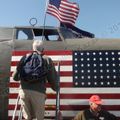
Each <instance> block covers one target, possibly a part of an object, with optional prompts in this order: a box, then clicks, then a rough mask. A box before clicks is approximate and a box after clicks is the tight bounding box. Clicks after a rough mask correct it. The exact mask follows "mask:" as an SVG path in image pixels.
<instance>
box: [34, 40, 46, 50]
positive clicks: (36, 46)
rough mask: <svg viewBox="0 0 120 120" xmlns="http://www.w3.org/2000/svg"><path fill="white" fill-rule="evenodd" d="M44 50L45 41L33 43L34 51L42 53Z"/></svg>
mask: <svg viewBox="0 0 120 120" xmlns="http://www.w3.org/2000/svg"><path fill="white" fill-rule="evenodd" d="M43 50H44V47H43V41H42V40H35V41H34V42H33V51H39V52H42V51H43Z"/></svg>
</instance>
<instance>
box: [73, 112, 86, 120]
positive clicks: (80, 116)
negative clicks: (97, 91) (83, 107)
mask: <svg viewBox="0 0 120 120" xmlns="http://www.w3.org/2000/svg"><path fill="white" fill-rule="evenodd" d="M73 120H86V119H85V116H84V111H80V112H79V113H78V114H77V115H76V116H75V117H74V119H73Z"/></svg>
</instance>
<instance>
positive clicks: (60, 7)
mask: <svg viewBox="0 0 120 120" xmlns="http://www.w3.org/2000/svg"><path fill="white" fill-rule="evenodd" d="M47 13H49V14H51V15H53V16H55V17H57V18H58V20H59V21H60V22H62V23H68V24H71V25H74V24H75V21H76V19H77V17H78V14H79V6H78V5H77V4H76V3H72V2H69V1H68V0H49V4H48V8H47Z"/></svg>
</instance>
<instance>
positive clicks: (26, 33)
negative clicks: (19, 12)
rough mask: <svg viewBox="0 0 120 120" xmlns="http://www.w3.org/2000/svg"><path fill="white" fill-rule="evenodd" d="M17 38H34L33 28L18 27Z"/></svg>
mask: <svg viewBox="0 0 120 120" xmlns="http://www.w3.org/2000/svg"><path fill="white" fill-rule="evenodd" d="M16 39H18V40H23V39H24V40H33V34H32V30H31V29H18V30H17V33H16Z"/></svg>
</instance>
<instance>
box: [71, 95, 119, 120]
mask: <svg viewBox="0 0 120 120" xmlns="http://www.w3.org/2000/svg"><path fill="white" fill-rule="evenodd" d="M102 103H103V101H102V100H101V98H100V97H99V96H98V95H92V96H91V97H90V99H89V105H90V108H89V109H86V110H83V111H80V112H79V113H78V114H77V115H76V116H75V118H74V119H73V120H117V118H116V117H115V116H114V115H113V114H111V113H109V112H107V111H105V110H102V109H101V105H102Z"/></svg>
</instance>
